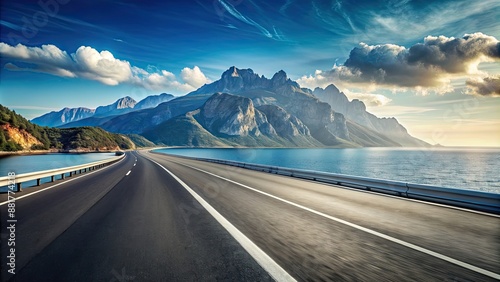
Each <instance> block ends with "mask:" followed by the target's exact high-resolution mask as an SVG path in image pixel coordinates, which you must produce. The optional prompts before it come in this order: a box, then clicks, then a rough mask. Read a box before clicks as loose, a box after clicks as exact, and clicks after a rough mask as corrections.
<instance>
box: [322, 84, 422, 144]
mask: <svg viewBox="0 0 500 282" xmlns="http://www.w3.org/2000/svg"><path fill="white" fill-rule="evenodd" d="M313 94H314V95H315V96H316V97H318V98H319V99H320V100H321V101H324V102H327V103H328V104H330V105H331V106H332V109H333V111H335V112H339V113H342V114H344V116H345V117H346V118H347V119H349V120H351V121H354V122H355V123H357V124H359V125H362V126H364V127H367V128H368V129H372V130H375V131H377V132H379V133H382V134H384V135H386V136H388V137H390V138H391V139H393V140H394V141H396V142H399V143H401V144H403V145H408V146H415V145H416V146H425V145H427V144H426V143H425V142H423V141H421V140H418V139H416V138H413V137H412V136H411V135H409V134H408V131H407V130H406V128H405V127H404V126H402V125H401V124H400V123H399V122H398V121H397V120H396V119H395V118H378V117H376V116H375V115H373V114H371V113H369V112H368V111H367V110H366V105H365V104H364V103H363V102H362V101H360V100H358V99H353V100H352V101H350V102H349V100H348V99H347V97H346V95H345V94H344V93H342V92H340V91H339V90H338V89H337V87H335V86H334V85H333V84H331V85H329V86H328V87H326V88H325V89H321V88H316V89H314V91H313Z"/></svg>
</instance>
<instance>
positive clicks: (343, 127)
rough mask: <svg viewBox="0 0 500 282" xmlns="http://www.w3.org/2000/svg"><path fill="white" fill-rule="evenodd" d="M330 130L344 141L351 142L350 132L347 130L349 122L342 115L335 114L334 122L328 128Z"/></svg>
mask: <svg viewBox="0 0 500 282" xmlns="http://www.w3.org/2000/svg"><path fill="white" fill-rule="evenodd" d="M328 128H329V130H330V131H331V132H332V133H333V134H335V136H338V137H340V138H342V139H345V140H349V139H350V138H349V130H348V129H347V121H346V119H345V116H344V115H343V114H341V113H335V114H334V116H333V122H332V123H331V124H329V126H328Z"/></svg>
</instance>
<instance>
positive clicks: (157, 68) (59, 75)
mask: <svg viewBox="0 0 500 282" xmlns="http://www.w3.org/2000/svg"><path fill="white" fill-rule="evenodd" d="M0 3H1V4H0V5H1V14H0V27H1V33H0V42H1V43H0V56H1V59H0V63H1V66H0V67H1V70H0V72H1V73H0V74H1V78H0V79H1V80H0V95H1V96H0V103H1V104H3V105H6V106H8V107H10V108H13V109H15V110H16V111H17V112H19V113H21V114H23V115H25V116H26V117H28V118H34V117H36V116H38V115H41V114H43V113H46V112H48V111H51V110H59V109H61V108H63V107H66V106H68V107H78V106H84V107H89V108H95V107H97V106H99V105H105V104H110V103H112V102H113V101H115V100H116V99H118V98H120V97H123V96H127V95H128V96H131V97H133V98H134V99H136V100H140V99H142V98H144V97H146V96H148V95H152V94H159V93H162V92H167V93H173V94H175V95H183V94H185V93H187V92H189V91H191V90H194V89H196V88H197V87H199V86H201V85H203V84H204V83H208V82H210V81H214V80H217V79H218V78H219V77H220V75H221V73H222V72H223V71H224V70H226V69H227V68H229V67H230V66H233V65H235V66H237V67H239V68H252V69H253V70H254V71H255V72H257V73H259V74H263V75H265V76H267V77H271V76H272V75H273V74H274V73H275V72H277V71H278V70H280V69H283V70H285V71H286V72H287V74H288V76H289V77H290V78H292V79H294V80H298V82H299V83H300V84H301V85H302V86H304V87H309V88H314V87H317V86H320V87H325V86H327V85H328V84H330V83H334V84H335V85H337V86H338V87H339V88H340V90H341V91H344V92H345V93H346V94H347V95H348V97H349V98H350V99H355V98H356V99H360V100H363V101H364V102H365V103H366V104H367V105H368V109H369V110H370V111H371V112H373V113H375V114H376V115H378V116H394V117H396V118H398V120H399V121H400V122H401V123H402V124H403V125H405V126H406V127H407V128H408V130H409V132H410V133H411V134H413V135H415V136H416V137H419V138H422V139H424V140H426V141H428V142H430V143H441V144H445V145H461V146H500V133H499V131H500V113H499V112H500V111H499V109H500V99H499V96H500V92H499V91H500V90H499V88H500V64H499V62H500V55H499V53H500V47H498V46H500V45H499V44H498V39H500V25H499V24H498V22H499V19H500V2H498V1H491V0H486V1H468V0H467V1H460V0H453V1H409V0H405V1H338V0H333V1H319V0H309V1H294V0H283V1H254V0H214V1H175V2H174V1H92V0H90V1H89V0H87V1H77V0H45V1H44V0H41V1H12V0H7V1H1V2H0ZM466 34H468V35H467V36H465V35H466ZM457 50H458V51H457Z"/></svg>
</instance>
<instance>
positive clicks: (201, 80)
mask: <svg viewBox="0 0 500 282" xmlns="http://www.w3.org/2000/svg"><path fill="white" fill-rule="evenodd" d="M181 78H182V80H183V81H184V82H186V84H188V85H190V86H192V87H193V88H195V89H198V88H200V87H201V86H203V85H205V84H206V83H208V82H209V80H208V78H207V77H206V76H205V74H203V72H202V71H201V70H200V68H199V67H197V66H195V67H194V68H192V69H190V68H184V69H182V71H181Z"/></svg>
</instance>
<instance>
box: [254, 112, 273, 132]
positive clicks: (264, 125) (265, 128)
mask: <svg viewBox="0 0 500 282" xmlns="http://www.w3.org/2000/svg"><path fill="white" fill-rule="evenodd" d="M255 121H256V122H257V125H258V126H259V130H260V132H261V133H262V134H264V135H266V136H270V137H274V136H277V135H278V134H277V132H276V130H275V129H274V127H273V126H272V125H271V124H270V123H269V121H268V119H267V116H266V115H265V114H264V113H262V112H261V111H259V110H255Z"/></svg>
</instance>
